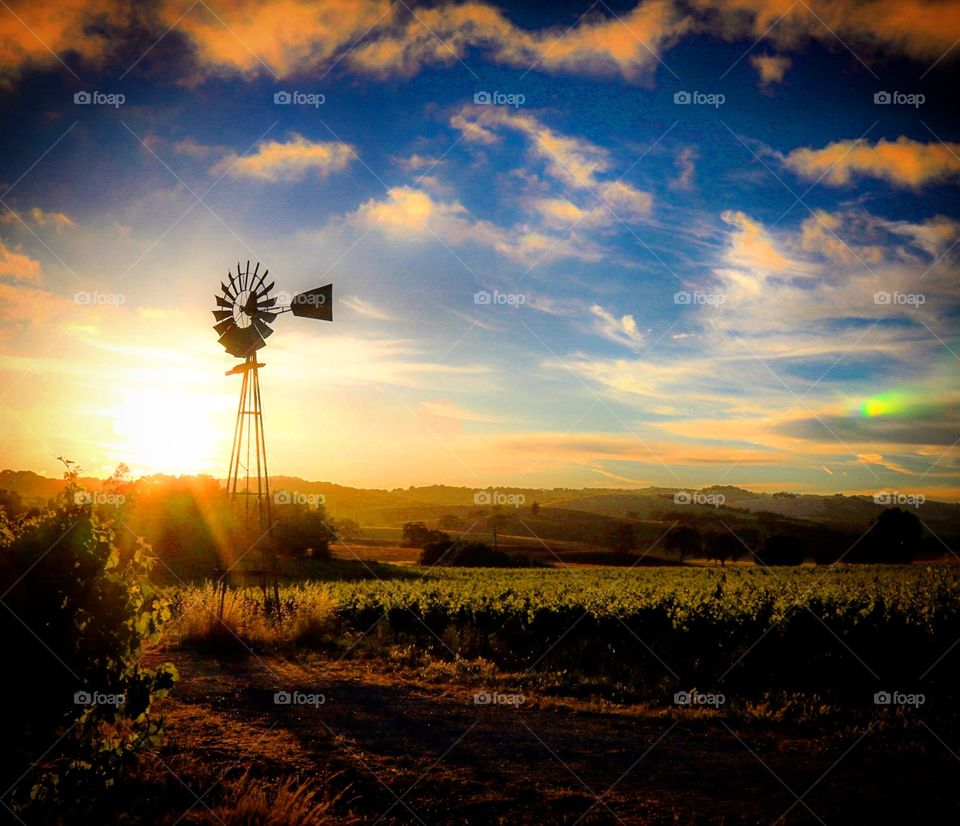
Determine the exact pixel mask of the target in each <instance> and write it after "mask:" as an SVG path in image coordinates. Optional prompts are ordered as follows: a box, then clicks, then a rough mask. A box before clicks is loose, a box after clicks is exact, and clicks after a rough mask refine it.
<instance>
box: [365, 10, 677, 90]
mask: <svg viewBox="0 0 960 826" xmlns="http://www.w3.org/2000/svg"><path fill="white" fill-rule="evenodd" d="M688 25H689V22H688V20H687V19H686V18H685V16H683V15H681V14H680V13H678V11H677V10H676V8H675V6H674V4H673V3H672V2H670V0H648V2H643V3H639V4H638V5H637V6H635V7H634V8H633V9H632V10H631V11H629V12H627V13H625V14H623V15H620V16H619V17H618V16H614V17H608V16H606V15H602V14H595V15H587V16H586V17H584V19H583V20H581V21H580V22H579V23H578V24H577V25H575V26H574V27H572V28H570V27H566V26H558V27H556V28H549V29H542V30H540V31H530V30H527V29H523V28H520V27H518V26H516V25H514V24H513V23H512V22H511V21H509V20H508V19H507V18H506V17H505V16H504V15H503V14H502V13H501V12H500V11H498V10H497V9H495V8H493V7H492V6H489V5H487V4H485V3H478V2H467V3H462V4H446V5H442V6H437V7H435V8H418V9H417V12H416V14H415V15H411V16H409V17H408V19H406V20H405V21H403V22H401V23H399V24H398V25H393V26H390V27H386V28H385V30H384V29H378V31H377V32H375V33H374V36H373V38H372V39H371V40H370V41H369V42H366V43H364V44H362V45H360V46H359V47H357V48H356V49H354V50H353V52H351V54H350V55H349V57H348V60H349V61H350V63H351V65H352V66H354V67H355V68H357V69H359V70H361V71H364V72H369V73H373V74H376V75H395V74H400V75H411V74H414V73H415V72H417V71H419V70H420V69H421V68H422V67H423V66H424V65H426V64H441V65H450V64H451V63H453V62H455V61H457V60H458V59H459V60H464V59H467V58H468V50H469V49H471V48H477V49H482V50H483V51H484V53H485V55H486V56H487V57H488V58H489V59H490V60H493V61H495V62H498V63H504V64H507V65H510V66H516V67H523V68H525V69H526V68H529V67H531V66H535V67H537V68H538V69H539V70H541V71H547V72H571V73H576V74H591V75H597V76H611V75H619V76H621V77H623V78H625V79H626V80H629V81H634V82H635V81H639V80H643V79H645V78H646V77H647V76H648V75H649V73H650V72H651V70H652V69H653V68H654V67H655V66H656V64H657V60H658V56H659V54H660V53H661V52H662V51H663V50H664V49H666V48H669V46H670V45H671V44H672V43H674V42H675V41H676V39H677V38H678V36H679V35H680V34H682V33H683V32H684V31H685V30H686V29H687V27H688Z"/></svg>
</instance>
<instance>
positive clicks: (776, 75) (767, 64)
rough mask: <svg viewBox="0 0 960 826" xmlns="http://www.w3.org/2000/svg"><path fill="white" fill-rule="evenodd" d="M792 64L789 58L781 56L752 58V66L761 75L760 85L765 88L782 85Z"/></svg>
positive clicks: (753, 56)
mask: <svg viewBox="0 0 960 826" xmlns="http://www.w3.org/2000/svg"><path fill="white" fill-rule="evenodd" d="M791 62H792V61H791V60H790V58H789V57H786V56H785V55H780V54H758V55H751V56H750V65H751V66H753V68H754V69H756V70H757V74H758V75H760V85H761V86H764V87H767V86H771V85H773V84H774V83H781V82H782V81H783V76H784V75H785V74H786V71H787V69H789V68H790V65H791Z"/></svg>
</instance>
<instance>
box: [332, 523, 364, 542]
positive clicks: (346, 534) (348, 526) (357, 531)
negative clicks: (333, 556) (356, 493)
mask: <svg viewBox="0 0 960 826" xmlns="http://www.w3.org/2000/svg"><path fill="white" fill-rule="evenodd" d="M336 531H337V536H342V537H343V538H344V539H359V538H360V537H361V536H363V529H362V528H361V527H360V525H359V523H357V522H356V521H354V520H353V519H338V520H337V522H336Z"/></svg>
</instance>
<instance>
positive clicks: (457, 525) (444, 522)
mask: <svg viewBox="0 0 960 826" xmlns="http://www.w3.org/2000/svg"><path fill="white" fill-rule="evenodd" d="M437 526H438V527H439V528H440V529H441V530H444V531H461V530H463V520H462V519H461V518H460V517H459V516H457V514H455V513H445V514H444V515H443V516H441V517H440V520H439V521H438V522H437Z"/></svg>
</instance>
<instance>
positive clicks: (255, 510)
mask: <svg viewBox="0 0 960 826" xmlns="http://www.w3.org/2000/svg"><path fill="white" fill-rule="evenodd" d="M268 275H269V270H267V269H264V271H263V273H262V274H261V273H260V264H259V263H258V264H256V266H255V267H254V269H253V271H252V272H251V270H250V262H249V261H247V265H246V267H241V265H240V263H239V262H237V271H236V273H234V272H232V271H230V272H228V273H227V281H228V282H229V283H224V282H223V281H221V282H220V292H219V293H218V294H217V295H216V296H215V300H216V302H217V309H215V310H213V316H214V318H215V319H216V320H217V323H216V324H214V325H213V329H214V330H215V331H216V332H217V335H218V336H219V339H218V340H219V342H220V344H222V345H223V348H224V349H225V350H226V351H227V352H228V353H229V354H230V355H231V356H235V357H236V358H238V359H242V361H241V362H240V363H239V364H236V365H234V367H233V368H231V369H230V370H228V371H227V372H226V374H225V375H228V376H231V375H240V376H242V381H241V384H240V401H239V404H238V405H237V418H236V422H235V424H234V428H233V445H232V447H231V449H230V467H229V470H228V473H227V494H228V496H229V497H230V498H231V499H234V500H239V499H242V500H243V502H244V506H243V510H244V519H245V522H246V525H247V528H248V530H249V531H251V532H252V531H253V530H254V529H259V531H260V534H259V536H260V538H263V536H264V535H265V534H269V533H270V531H271V527H272V525H273V515H272V513H271V500H270V474H269V471H268V469H267V443H266V434H265V432H264V427H263V405H262V402H261V396H260V370H261V368H263V367H264V366H265V365H264V364H263V363H261V362H259V361H258V360H257V351H258V350H260V349H262V348H263V347H265V346H266V343H267V342H266V340H267V338H268V337H269V336H270V335H272V334H273V329H272V327H271V326H270V325H271V324H272V323H273V322H274V321H275V320H276V318H277V316H278V315H281V314H282V313H292V314H293V315H295V316H302V317H304V318H315V319H319V320H321V321H333V285H332V284H327V285H326V286H323V287H317V288H315V289H312V290H307V291H306V292H302V293H298V294H296V295H294V296H292V298H290V302H289V304H288V305H287V306H282V304H281V303H280V300H279V299H280V297H281V295H279V294H278V295H274V296H271V295H270V291H271V290H272V289H273V287H274V285H275V282H273V281H270V282H269V283H267V276H268ZM257 544H259V540H258V543H257ZM261 547H262V549H263V550H262V552H261V553H262V555H264V556H267V557H268V560H267V561H268V562H269V567H270V570H271V572H272V574H273V580H274V593H275V596H276V597H277V605H278V606H279V598H278V597H279V595H278V593H277V583H276V569H277V566H276V556H275V554H274V552H273V549H272V547H269V542H266V543H263V544H262V545H261ZM225 574H226V572H224V576H223V577H222V580H221V581H222V582H223V583H224V587H225V585H226V577H225Z"/></svg>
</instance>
